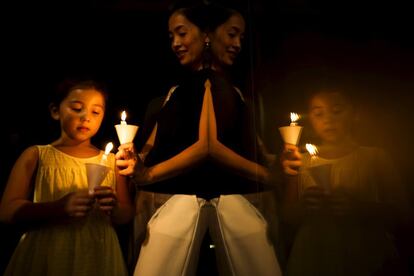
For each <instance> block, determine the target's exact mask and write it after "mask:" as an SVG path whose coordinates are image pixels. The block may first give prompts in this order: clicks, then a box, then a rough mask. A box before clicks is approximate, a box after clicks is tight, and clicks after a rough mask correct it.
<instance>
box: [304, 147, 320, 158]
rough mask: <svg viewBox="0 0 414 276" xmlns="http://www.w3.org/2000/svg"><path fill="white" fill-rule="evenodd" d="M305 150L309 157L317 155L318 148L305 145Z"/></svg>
mask: <svg viewBox="0 0 414 276" xmlns="http://www.w3.org/2000/svg"><path fill="white" fill-rule="evenodd" d="M306 150H307V151H308V152H309V154H310V155H312V156H315V155H316V154H317V153H318V148H317V147H316V146H315V145H312V144H306Z"/></svg>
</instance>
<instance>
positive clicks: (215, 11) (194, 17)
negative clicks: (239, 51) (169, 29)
mask: <svg viewBox="0 0 414 276" xmlns="http://www.w3.org/2000/svg"><path fill="white" fill-rule="evenodd" d="M228 2H229V1H221V2H217V3H216V2H214V1H207V0H205V1H194V0H193V1H191V0H181V1H178V2H175V3H174V4H172V5H170V8H169V16H168V17H171V15H172V14H174V13H181V14H182V15H184V16H185V17H186V18H187V19H188V20H189V21H190V22H191V23H193V24H194V25H196V26H197V27H198V28H200V30H201V31H204V32H213V31H215V30H216V29H217V28H218V27H219V26H220V25H222V24H224V23H225V22H226V21H227V20H228V19H229V18H230V17H231V16H232V15H234V14H240V15H241V16H242V17H243V18H245V16H244V12H243V11H242V10H243V9H242V8H239V7H237V6H236V5H233V4H230V3H228Z"/></svg>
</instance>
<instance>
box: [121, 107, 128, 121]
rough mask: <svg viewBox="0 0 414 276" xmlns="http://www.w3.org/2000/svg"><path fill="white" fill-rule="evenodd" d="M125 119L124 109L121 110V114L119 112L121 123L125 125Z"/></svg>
mask: <svg viewBox="0 0 414 276" xmlns="http://www.w3.org/2000/svg"><path fill="white" fill-rule="evenodd" d="M125 119H126V112H125V110H124V111H122V114H121V125H126V124H127V123H126V121H125Z"/></svg>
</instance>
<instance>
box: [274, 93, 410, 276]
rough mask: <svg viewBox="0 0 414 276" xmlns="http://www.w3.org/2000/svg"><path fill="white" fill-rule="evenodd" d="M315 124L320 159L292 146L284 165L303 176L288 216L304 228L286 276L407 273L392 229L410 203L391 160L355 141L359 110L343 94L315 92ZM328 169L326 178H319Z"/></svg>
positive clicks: (296, 179) (293, 185) (290, 195)
mask: <svg viewBox="0 0 414 276" xmlns="http://www.w3.org/2000/svg"><path fill="white" fill-rule="evenodd" d="M309 120H310V123H311V125H312V128H313V130H314V132H315V134H316V136H317V137H318V138H319V139H320V141H321V144H320V145H318V150H319V153H318V155H317V156H316V157H313V158H312V157H311V156H310V155H309V154H308V153H307V154H304V155H301V154H300V153H299V151H298V149H297V148H296V147H294V146H286V149H290V151H286V152H285V153H284V159H283V161H282V164H283V167H284V170H285V172H286V173H287V174H288V175H296V176H293V177H290V178H289V179H290V180H291V181H290V183H288V184H287V185H288V186H287V189H286V202H285V212H284V213H285V214H286V216H287V218H288V219H290V220H291V221H292V220H293V221H296V222H298V223H299V227H298V231H297V233H296V237H295V239H294V242H293V246H292V249H291V253H290V258H289V261H288V265H287V271H286V272H287V274H286V275H401V274H402V273H403V269H402V267H401V266H399V264H398V263H399V262H398V255H397V251H396V248H395V246H394V244H393V241H392V238H391V236H390V232H391V231H390V226H392V225H393V223H395V222H396V220H397V219H398V218H400V217H399V215H400V214H401V212H400V211H401V210H402V209H401V208H400V207H401V204H402V203H403V202H404V200H403V197H402V193H401V191H400V189H399V187H398V179H397V176H396V174H395V173H394V171H393V169H392V165H391V162H390V161H391V160H390V159H389V158H388V157H387V156H386V155H385V153H384V152H383V151H382V150H380V149H377V148H372V147H362V146H358V145H357V143H356V142H355V141H354V140H353V139H352V135H351V126H352V120H353V107H352V105H351V103H350V101H349V99H348V98H347V97H346V96H345V95H344V94H342V93H341V92H337V91H336V90H322V91H319V92H317V93H315V94H314V95H313V96H312V97H311V98H310V102H309ZM292 151H293V153H292ZM323 165H324V166H325V167H324V169H323V170H325V172H327V173H326V174H325V175H326V179H325V180H323V178H319V177H320V176H321V174H319V175H318V174H317V173H315V167H317V168H322V166H323ZM297 168H299V169H297Z"/></svg>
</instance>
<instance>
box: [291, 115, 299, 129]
mask: <svg viewBox="0 0 414 276" xmlns="http://www.w3.org/2000/svg"><path fill="white" fill-rule="evenodd" d="M299 118H300V117H299V115H298V114H297V113H294V112H290V121H291V123H290V126H297V125H298V123H297V120H299Z"/></svg>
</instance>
